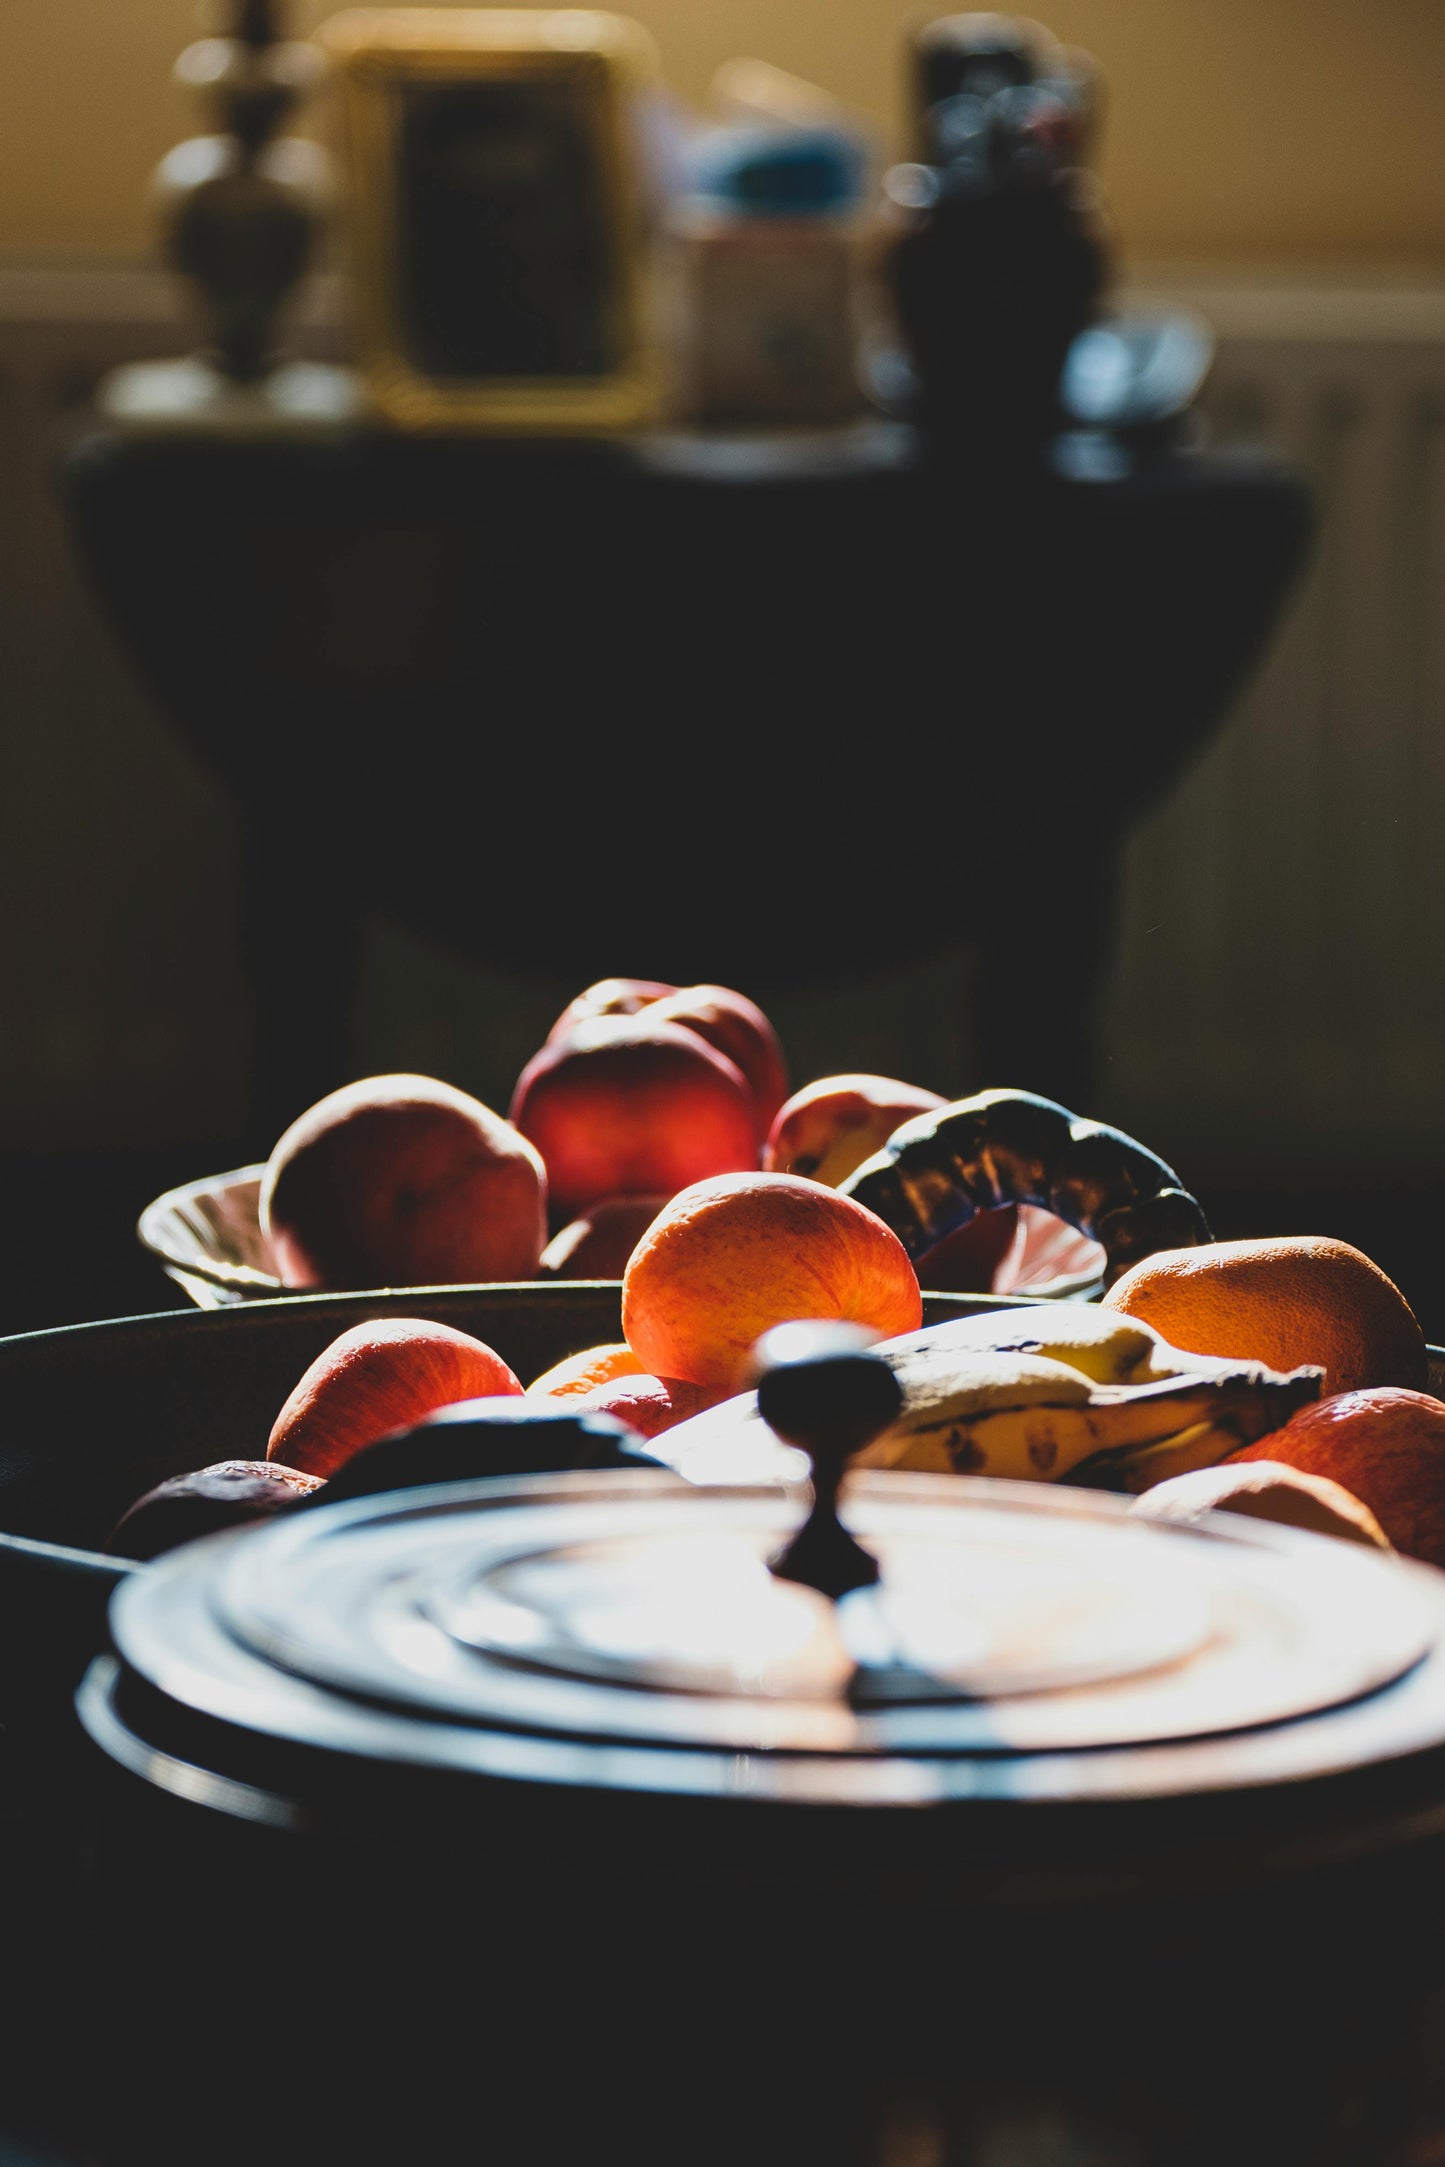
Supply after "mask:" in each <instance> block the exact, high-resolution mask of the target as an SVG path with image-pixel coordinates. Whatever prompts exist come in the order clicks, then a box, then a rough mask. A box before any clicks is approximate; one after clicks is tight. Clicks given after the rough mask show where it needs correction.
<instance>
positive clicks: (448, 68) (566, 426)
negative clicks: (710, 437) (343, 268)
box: [320, 8, 659, 435]
mask: <svg viewBox="0 0 1445 2167" xmlns="http://www.w3.org/2000/svg"><path fill="white" fill-rule="evenodd" d="M320 36H321V40H322V43H323V45H324V47H325V49H326V51H327V54H328V56H329V58H330V62H331V65H332V69H333V71H334V77H335V81H336V84H337V88H338V92H339V99H340V122H341V133H342V141H343V159H344V164H345V169H346V174H347V199H348V209H349V227H350V242H351V256H352V271H353V280H354V291H355V318H356V333H357V340H358V346H359V360H360V365H361V369H362V373H363V377H364V380H365V383H366V386H367V389H368V392H369V394H370V398H371V400H372V403H373V405H374V407H375V408H376V410H377V411H379V412H380V413H381V414H382V415H383V416H384V417H385V418H386V419H388V420H390V421H391V422H393V423H395V424H396V425H398V426H400V427H402V428H405V429H414V430H436V431H458V430H460V431H486V432H498V433H502V434H517V435H526V434H535V435H558V434H589V433H598V434H606V433H610V432H612V431H616V430H621V429H626V428H630V427H634V426H637V425H639V424H642V423H644V422H646V421H647V420H648V419H650V418H651V417H652V415H653V414H654V412H655V410H656V405H657V398H658V389H659V375H658V369H657V366H656V360H655V355H654V352H653V349H652V341H651V337H650V332H649V325H648V312H647V306H646V272H645V255H644V239H645V211H644V191H643V186H642V176H641V171H640V153H639V129H638V126H637V109H638V107H639V105H640V103H641V100H642V98H643V97H644V96H645V95H646V94H647V92H648V91H649V90H650V89H652V87H653V86H654V85H655V84H656V82H657V80H658V69H657V62H656V56H655V51H654V48H653V45H652V41H651V39H650V38H649V37H648V35H647V33H646V32H645V31H644V30H643V29H642V27H641V26H640V25H639V24H637V23H634V22H632V21H630V20H629V19H628V18H626V17H624V16H620V15H613V14H610V13H606V12H603V11H600V10H573V9H567V10H527V11H523V10H521V9H503V8H497V9H491V8H447V9H442V8H415V9H412V8H408V9H399V8H364V9H353V10H349V11H347V12H346V13H345V14H343V15H340V16H336V17H333V18H332V19H331V21H330V22H329V23H327V24H326V25H324V26H323V29H322V31H321V33H320Z"/></svg>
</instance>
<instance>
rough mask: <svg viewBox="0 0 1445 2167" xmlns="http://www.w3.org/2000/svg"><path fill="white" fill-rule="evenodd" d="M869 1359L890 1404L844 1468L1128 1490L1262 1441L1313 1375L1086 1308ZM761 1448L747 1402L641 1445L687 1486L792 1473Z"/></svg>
mask: <svg viewBox="0 0 1445 2167" xmlns="http://www.w3.org/2000/svg"><path fill="white" fill-rule="evenodd" d="M875 1351H876V1352H877V1353H878V1354H880V1355H881V1356H882V1357H883V1359H884V1360H885V1361H886V1362H888V1364H889V1365H890V1367H891V1368H892V1370H893V1372H894V1375H895V1376H896V1377H897V1379H898V1382H899V1384H900V1385H901V1386H902V1388H903V1407H902V1411H901V1413H900V1414H899V1416H898V1418H897V1420H896V1421H895V1422H893V1423H892V1424H891V1425H890V1427H889V1428H888V1429H886V1430H885V1431H883V1433H882V1434H881V1435H880V1436H878V1437H876V1438H874V1439H873V1440H872V1442H871V1443H870V1444H868V1445H866V1446H865V1447H864V1449H863V1450H862V1451H861V1452H860V1453H858V1454H857V1455H856V1457H855V1459H854V1461H853V1465H854V1466H856V1467H899V1468H909V1469H914V1470H918V1471H922V1472H929V1473H958V1474H973V1475H993V1476H1006V1477H1009V1478H1011V1479H1013V1480H1023V1481H1031V1482H1040V1481H1047V1482H1059V1481H1064V1480H1070V1481H1075V1482H1084V1483H1090V1484H1095V1485H1099V1486H1103V1487H1107V1488H1115V1489H1126V1490H1143V1489H1147V1488H1148V1487H1149V1486H1150V1484H1152V1483H1154V1482H1157V1481H1162V1480H1163V1478H1164V1477H1165V1476H1166V1475H1176V1474H1182V1473H1184V1472H1186V1471H1187V1470H1189V1469H1192V1468H1196V1467H1208V1466H1212V1465H1213V1464H1214V1462H1215V1461H1216V1460H1221V1459H1223V1458H1224V1456H1225V1455H1226V1453H1229V1452H1232V1451H1234V1450H1235V1449H1236V1448H1237V1447H1238V1446H1240V1445H1243V1444H1249V1443H1252V1442H1253V1441H1254V1439H1255V1438H1257V1437H1263V1436H1266V1435H1267V1434H1268V1433H1269V1432H1270V1431H1271V1430H1275V1429H1278V1428H1279V1426H1280V1424H1281V1423H1283V1422H1287V1421H1288V1420H1289V1418H1290V1416H1291V1415H1292V1414H1294V1413H1295V1411H1296V1410H1297V1409H1298V1408H1300V1407H1302V1406H1304V1405H1306V1404H1307V1403H1308V1402H1309V1401H1310V1400H1314V1399H1318V1397H1319V1393H1320V1385H1321V1381H1322V1376H1323V1373H1322V1371H1320V1370H1318V1369H1297V1370H1291V1371H1289V1372H1288V1373H1287V1374H1285V1373H1281V1372H1280V1371H1278V1370H1271V1369H1266V1368H1265V1367H1264V1366H1263V1365H1262V1364H1260V1363H1257V1362H1236V1361H1231V1360H1227V1359H1221V1358H1218V1357H1215V1356H1210V1355H1195V1354H1188V1353H1185V1352H1184V1351H1183V1350H1182V1349H1180V1348H1177V1347H1171V1346H1169V1345H1168V1343H1167V1342H1166V1341H1164V1340H1162V1339H1161V1338H1160V1337H1159V1334H1158V1333H1157V1332H1155V1331H1153V1330H1152V1329H1151V1327H1150V1326H1148V1325H1147V1324H1141V1323H1139V1321H1138V1320H1137V1319H1136V1318H1132V1317H1121V1316H1116V1315H1113V1314H1111V1313H1110V1312H1109V1311H1108V1310H1102V1309H1097V1308H1094V1307H1093V1306H1091V1305H1090V1304H1088V1303H1083V1302H1043V1303H1039V1304H1038V1305H1036V1306H1035V1307H1033V1308H1030V1309H1014V1310H1003V1311H991V1312H990V1313H989V1314H988V1315H986V1316H979V1317H968V1318H961V1319H958V1320H956V1321H954V1322H951V1323H948V1324H940V1325H929V1326H925V1327H924V1329H923V1330H922V1331H918V1332H909V1333H907V1334H905V1335H904V1336H903V1337H902V1338H899V1339H892V1340H883V1341H880V1342H879V1343H878V1346H877V1348H876V1350H875ZM771 1443H773V1440H772V1433H771V1432H770V1431H768V1430H767V1429H765V1427H764V1426H763V1424H762V1422H761V1420H760V1419H759V1417H758V1414H757V1406H756V1401H755V1399H754V1398H753V1397H752V1395H750V1394H749V1395H746V1396H744V1397H742V1398H739V1399H736V1400H728V1401H725V1402H724V1403H723V1404H722V1406H720V1407H716V1408H713V1409H711V1410H710V1411H709V1412H708V1413H706V1414H703V1415H697V1416H694V1418H693V1420H692V1421H691V1422H684V1423H681V1424H679V1425H678V1427H677V1428H676V1429H673V1430H670V1431H668V1432H666V1433H665V1434H664V1435H663V1436H662V1437H659V1438H656V1439H654V1441H653V1444H652V1447H651V1449H652V1450H653V1451H654V1452H657V1453H659V1455H660V1456H662V1457H665V1458H666V1459H668V1460H669V1461H670V1462H671V1463H672V1465H673V1466H675V1467H676V1468H677V1469H678V1471H679V1473H681V1474H685V1475H688V1476H690V1477H691V1479H693V1480H694V1481H702V1482H726V1481H749V1480H756V1479H758V1477H759V1476H760V1475H762V1474H764V1473H765V1472H768V1471H771V1472H773V1473H774V1474H776V1475H779V1476H784V1478H785V1479H786V1476H787V1475H796V1474H797V1473H798V1472H799V1468H798V1465H797V1462H796V1456H795V1455H791V1454H790V1455H789V1456H788V1461H787V1463H786V1468H785V1465H784V1462H783V1460H782V1459H781V1458H779V1457H773V1458H772V1459H771V1461H770V1457H769V1454H768V1451H767V1446H768V1445H769V1444H771ZM780 1449H781V1448H775V1451H780Z"/></svg>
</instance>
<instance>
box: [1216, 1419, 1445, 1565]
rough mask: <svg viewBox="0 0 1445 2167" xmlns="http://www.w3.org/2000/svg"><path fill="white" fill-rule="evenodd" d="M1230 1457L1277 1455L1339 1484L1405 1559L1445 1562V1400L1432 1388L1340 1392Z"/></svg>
mask: <svg viewBox="0 0 1445 2167" xmlns="http://www.w3.org/2000/svg"><path fill="white" fill-rule="evenodd" d="M1229 1457H1230V1464H1235V1463H1237V1462H1241V1461H1244V1462H1249V1461H1257V1460H1278V1461H1280V1462H1281V1463H1282V1464H1283V1465H1284V1466H1285V1467H1295V1468H1298V1469H1299V1470H1300V1471H1301V1473H1303V1474H1306V1475H1323V1476H1324V1477H1325V1478H1326V1480H1327V1481H1329V1482H1338V1483H1340V1484H1341V1485H1342V1486H1343V1487H1344V1488H1345V1489H1346V1490H1348V1491H1350V1493H1351V1494H1352V1495H1353V1496H1355V1497H1357V1498H1359V1500H1360V1502H1361V1503H1362V1504H1364V1505H1367V1506H1368V1507H1369V1509H1370V1511H1371V1512H1372V1513H1373V1514H1374V1516H1375V1518H1376V1519H1377V1520H1378V1521H1379V1523H1380V1525H1381V1527H1382V1528H1383V1529H1384V1531H1385V1533H1386V1535H1387V1536H1388V1537H1389V1539H1390V1541H1391V1542H1392V1543H1393V1544H1394V1546H1395V1548H1396V1549H1397V1550H1400V1551H1403V1552H1404V1554H1405V1556H1406V1557H1411V1558H1423V1559H1424V1560H1425V1563H1426V1564H1427V1565H1445V1403H1442V1402H1441V1401H1440V1400H1437V1399H1433V1398H1432V1397H1431V1396H1430V1394H1429V1393H1428V1392H1409V1391H1404V1390H1401V1389H1400V1388H1399V1387H1398V1386H1393V1385H1386V1386H1382V1387H1380V1388H1378V1389H1376V1390H1374V1391H1369V1392H1337V1393H1335V1394H1334V1395H1333V1396H1332V1397H1331V1398H1329V1399H1327V1400H1317V1401H1316V1402H1315V1404H1314V1405H1313V1406H1312V1407H1302V1408H1301V1409H1300V1411H1299V1413H1298V1414H1297V1415H1294V1416H1292V1417H1291V1419H1290V1420H1289V1421H1288V1422H1286V1424H1285V1425H1284V1428H1283V1429H1282V1430H1276V1431H1275V1432H1274V1433H1273V1435H1272V1436H1270V1437H1261V1438H1260V1439H1259V1440H1258V1442H1257V1443H1256V1444H1253V1445H1246V1446H1245V1447H1244V1449H1243V1450H1242V1451H1240V1452H1232V1453H1231V1454H1230V1456H1229Z"/></svg>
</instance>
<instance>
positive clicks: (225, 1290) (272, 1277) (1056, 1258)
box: [136, 1166, 1104, 1309]
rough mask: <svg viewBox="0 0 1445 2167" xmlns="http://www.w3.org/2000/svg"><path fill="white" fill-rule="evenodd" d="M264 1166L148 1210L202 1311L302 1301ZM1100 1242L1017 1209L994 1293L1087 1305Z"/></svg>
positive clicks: (145, 1221) (1048, 1216)
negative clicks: (278, 1245) (282, 1265)
mask: <svg viewBox="0 0 1445 2167" xmlns="http://www.w3.org/2000/svg"><path fill="white" fill-rule="evenodd" d="M264 1173H265V1167H264V1166H238V1167H236V1168H235V1169H234V1170H233V1171H232V1172H231V1173H228V1174H206V1175H203V1176H202V1177H201V1178H200V1179H199V1180H198V1181H188V1182H184V1183H182V1185H181V1186H180V1187H179V1188H175V1189H168V1190H167V1191H166V1192H165V1194H164V1195H163V1196H158V1197H156V1198H155V1199H154V1201H153V1202H152V1203H149V1204H147V1206H146V1208H145V1210H144V1211H143V1212H142V1213H141V1215H140V1221H139V1224H138V1226H137V1229H136V1231H137V1233H138V1234H139V1236H140V1239H141V1242H142V1244H143V1246H144V1247H145V1248H146V1249H148V1250H149V1251H150V1253H151V1255H152V1256H153V1257H155V1258H156V1260H157V1261H158V1263H160V1265H161V1266H162V1267H163V1268H164V1270H165V1271H166V1272H167V1273H168V1274H169V1276H170V1277H171V1278H172V1279H173V1280H174V1281H175V1283H176V1285H177V1286H178V1287H180V1288H182V1289H183V1290H184V1292H185V1293H186V1294H188V1295H189V1296H190V1299H191V1300H192V1301H193V1302H195V1303H196V1304H197V1306H198V1307H199V1308H201V1309H223V1308H226V1307H229V1306H230V1305H231V1304H232V1303H235V1302H246V1301H266V1300H274V1299H275V1298H276V1297H277V1296H278V1295H287V1294H298V1293H300V1292H301V1291H302V1290H301V1289H300V1288H294V1287H287V1286H284V1285H283V1284H282V1282H281V1280H280V1278H279V1277H278V1275H277V1272H276V1260H275V1258H274V1256H273V1255H272V1253H271V1245H270V1243H269V1242H268V1241H267V1239H266V1236H265V1234H264V1233H263V1232H262V1229H261V1219H260V1197H261V1177H262V1175H263V1174H264ZM1103 1275H1104V1251H1103V1249H1102V1248H1101V1247H1100V1245H1099V1243H1098V1242H1095V1241H1090V1240H1089V1238H1088V1236H1087V1235H1084V1234H1080V1233H1079V1232H1078V1231H1077V1229H1076V1228H1074V1227H1071V1226H1068V1225H1066V1224H1065V1222H1064V1221H1063V1220H1062V1219H1057V1218H1055V1217H1054V1215H1053V1213H1052V1212H1047V1211H1041V1210H1039V1209H1038V1208H1037V1207H1036V1206H1035V1205H1032V1204H1020V1205H1019V1207H1018V1228H1017V1231H1016V1232H1015V1235H1014V1239H1013V1243H1012V1246H1011V1247H1010V1248H1009V1249H1008V1250H1007V1251H1006V1252H1005V1254H1004V1256H1003V1257H1002V1258H1001V1259H1000V1261H999V1263H998V1265H997V1266H996V1267H995V1270H994V1277H993V1286H992V1289H991V1291H992V1292H993V1293H994V1294H997V1295H1013V1296H1017V1295H1021V1294H1026V1295H1027V1296H1028V1297H1029V1298H1030V1299H1031V1300H1033V1301H1056V1300H1057V1301H1083V1300H1089V1299H1092V1298H1093V1297H1094V1296H1096V1295H1097V1294H1098V1293H1099V1291H1100V1289H1101V1287H1102V1286H1103Z"/></svg>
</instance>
